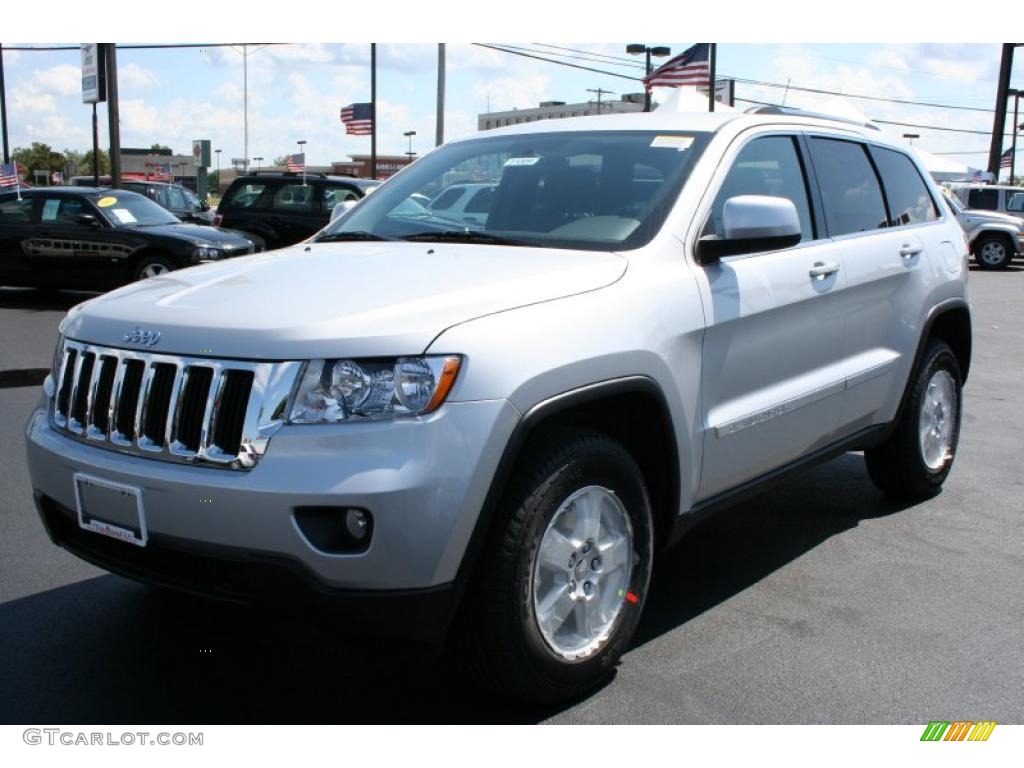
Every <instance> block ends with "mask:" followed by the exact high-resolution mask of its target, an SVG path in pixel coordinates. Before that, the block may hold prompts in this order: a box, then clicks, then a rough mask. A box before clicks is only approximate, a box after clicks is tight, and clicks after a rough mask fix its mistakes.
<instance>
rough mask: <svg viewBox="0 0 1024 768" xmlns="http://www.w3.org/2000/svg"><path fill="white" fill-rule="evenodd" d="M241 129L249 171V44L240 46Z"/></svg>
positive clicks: (245, 168) (246, 166) (246, 168)
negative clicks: (243, 134)
mask: <svg viewBox="0 0 1024 768" xmlns="http://www.w3.org/2000/svg"><path fill="white" fill-rule="evenodd" d="M242 130H243V132H244V133H245V151H244V155H245V166H244V168H243V170H244V171H245V172H246V173H248V172H249V46H247V45H243V46H242Z"/></svg>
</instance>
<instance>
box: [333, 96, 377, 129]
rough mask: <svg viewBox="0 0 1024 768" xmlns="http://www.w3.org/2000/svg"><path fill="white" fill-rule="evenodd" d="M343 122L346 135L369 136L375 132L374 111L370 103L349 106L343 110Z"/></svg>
mask: <svg viewBox="0 0 1024 768" xmlns="http://www.w3.org/2000/svg"><path fill="white" fill-rule="evenodd" d="M341 122H343V123H344V124H345V133H346V134H348V135H352V136H369V135H370V134H371V133H372V132H373V110H372V109H371V108H370V103H369V102H366V103H364V104H349V105H348V106H347V107H342V108H341Z"/></svg>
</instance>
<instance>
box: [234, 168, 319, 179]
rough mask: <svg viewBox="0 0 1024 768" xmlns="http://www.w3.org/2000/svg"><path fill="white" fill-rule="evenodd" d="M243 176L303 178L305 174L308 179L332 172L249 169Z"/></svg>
mask: <svg viewBox="0 0 1024 768" xmlns="http://www.w3.org/2000/svg"><path fill="white" fill-rule="evenodd" d="M242 175H243V176H294V177H296V178H302V176H305V177H306V178H307V179H326V178H327V177H328V176H329V175H330V174H327V173H324V172H323V171H306V173H305V174H303V173H302V171H266V170H258V171H249V172H248V173H244V174H242Z"/></svg>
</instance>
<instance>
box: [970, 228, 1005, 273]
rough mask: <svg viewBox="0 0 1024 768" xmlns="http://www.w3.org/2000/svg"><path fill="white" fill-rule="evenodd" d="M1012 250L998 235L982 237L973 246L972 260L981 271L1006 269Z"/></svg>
mask: <svg viewBox="0 0 1024 768" xmlns="http://www.w3.org/2000/svg"><path fill="white" fill-rule="evenodd" d="M1011 259H1013V249H1012V248H1011V247H1010V246H1009V245H1007V241H1006V240H1005V239H1004V238H1002V237H999V236H998V235H984V236H982V238H981V239H980V240H979V241H978V242H977V243H976V244H975V246H974V260H975V261H976V262H977V263H978V266H979V267H980V268H981V269H1006V268H1007V267H1008V266H1010V260H1011Z"/></svg>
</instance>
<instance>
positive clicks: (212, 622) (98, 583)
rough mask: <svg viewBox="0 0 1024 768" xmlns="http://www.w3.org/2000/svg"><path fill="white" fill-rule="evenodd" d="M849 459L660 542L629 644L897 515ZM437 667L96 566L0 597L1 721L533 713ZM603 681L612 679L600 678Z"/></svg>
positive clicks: (394, 649)
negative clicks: (43, 588)
mask: <svg viewBox="0 0 1024 768" xmlns="http://www.w3.org/2000/svg"><path fill="white" fill-rule="evenodd" d="M897 509H898V507H896V506H894V505H892V504H889V503H887V502H885V501H884V500H883V499H882V497H881V495H880V494H879V493H878V492H877V491H875V490H874V487H873V486H872V485H871V483H870V481H869V480H868V478H867V475H866V472H865V471H864V468H863V461H862V459H861V457H860V456H854V455H847V456H844V457H841V458H840V459H838V460H836V461H834V462H832V463H830V464H828V465H826V466H823V467H820V468H818V469H816V470H814V471H812V472H810V473H807V474H804V475H803V476H802V477H800V478H798V479H796V480H792V481H787V482H785V483H782V484H780V485H779V486H776V487H775V488H773V489H771V490H770V491H768V492H766V493H765V494H764V495H762V496H759V497H757V498H755V499H752V500H751V501H749V502H746V503H744V504H742V505H740V506H738V507H736V508H734V509H732V510H730V511H728V512H725V513H723V514H721V515H719V516H717V517H716V518H713V519H711V520H709V521H707V522H705V523H704V524H702V525H700V526H699V527H698V528H696V529H695V530H694V531H693V532H692V533H691V534H690V535H689V536H688V537H687V538H686V539H684V540H683V542H681V543H680V544H679V545H678V546H677V547H676V548H674V549H673V550H670V551H669V552H667V553H665V556H664V557H663V558H662V562H661V563H660V565H659V567H658V569H657V571H656V573H655V579H654V582H653V585H652V589H651V594H650V600H649V603H648V608H647V610H646V612H645V615H644V619H643V620H642V622H641V624H640V628H639V631H638V635H637V639H636V640H635V643H636V644H643V643H646V642H649V641H650V640H652V639H654V638H656V637H658V636H660V635H662V634H664V633H666V632H670V631H672V630H675V629H676V628H678V627H680V626H681V625H684V624H685V623H686V622H688V621H689V620H690V619H692V618H693V617H695V616H697V615H699V614H700V613H702V612H704V611H706V610H708V609H710V608H712V607H714V606H715V605H717V604H719V603H720V602H722V601H723V600H726V599H728V598H729V597H730V596H732V595H734V594H736V593H737V592H739V591H741V590H743V589H745V588H747V587H749V586H750V585H752V584H755V583H756V582H758V581H759V580H760V579H762V578H764V577H765V576H766V575H768V574H769V573H771V572H772V571H774V570H775V569H777V568H779V567H781V566H783V565H785V564H786V563H789V562H791V561H792V560H795V559H796V558H799V557H800V556H801V555H802V554H804V553H805V552H807V551H809V550H811V549H813V548H814V547H816V546H818V545H819V544H820V543H821V542H823V541H825V540H826V539H828V538H829V537H831V536H834V535H836V534H837V533H840V532H842V531H844V530H847V529H849V528H851V527H854V526H856V525H857V524H858V522H859V521H860V520H863V519H866V518H869V517H876V516H881V515H885V514H889V513H892V512H894V511H896V510H897ZM451 667H452V665H451V664H450V663H448V662H444V661H441V660H439V659H436V658H434V657H432V656H430V655H429V654H427V653H426V652H424V651H418V650H415V649H411V648H408V647H403V646H400V645H386V644H379V643H375V644H368V643H361V644H350V643H343V642H340V641H339V640H338V637H337V634H336V630H335V629H332V627H331V625H330V624H329V623H326V622H323V621H320V620H318V619H317V618H316V617H304V616H302V615H295V614H289V615H267V614H266V613H261V612H257V611H253V610H249V609H246V608H244V607H239V606H234V605H225V604H220V603H215V602H211V601H206V600H202V599H199V598H191V597H188V596H184V595H177V594H173V593H166V592H163V591H161V590H157V589H153V588H149V587H146V586H143V585H139V584H135V583H134V582H131V581H128V580H125V579H122V578H120V577H117V576H112V575H104V576H99V577H96V578H93V579H89V580H86V581H81V582H78V583H75V584H71V585H68V586H65V587H59V588H56V589H52V590H49V591H47V592H42V593H39V594H36V595H32V596H30V597H26V598H22V599H18V600H14V601H11V602H8V603H6V604H3V605H0V680H2V681H3V683H4V694H5V695H4V696H3V697H0V722H3V723H83V724H87V723H96V724H99V723H106V724H124V723H146V724H149V723H152V724H167V723H207V722H208V723H531V722H537V721H540V720H543V719H546V718H548V717H551V716H553V715H555V714H557V713H558V712H560V711H562V710H564V709H566V708H568V707H569V706H571V704H568V705H564V706H561V707H554V708H539V707H526V706H522V705H516V704H513V703H508V702H504V701H502V700H501V699H500V698H499V697H497V696H495V695H493V694H489V693H485V692H481V691H480V690H479V689H477V688H476V687H474V685H473V682H472V681H471V680H468V679H466V676H465V675H463V674H461V673H459V672H457V671H455V670H453V669H452V668H451ZM612 684H614V683H612Z"/></svg>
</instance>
